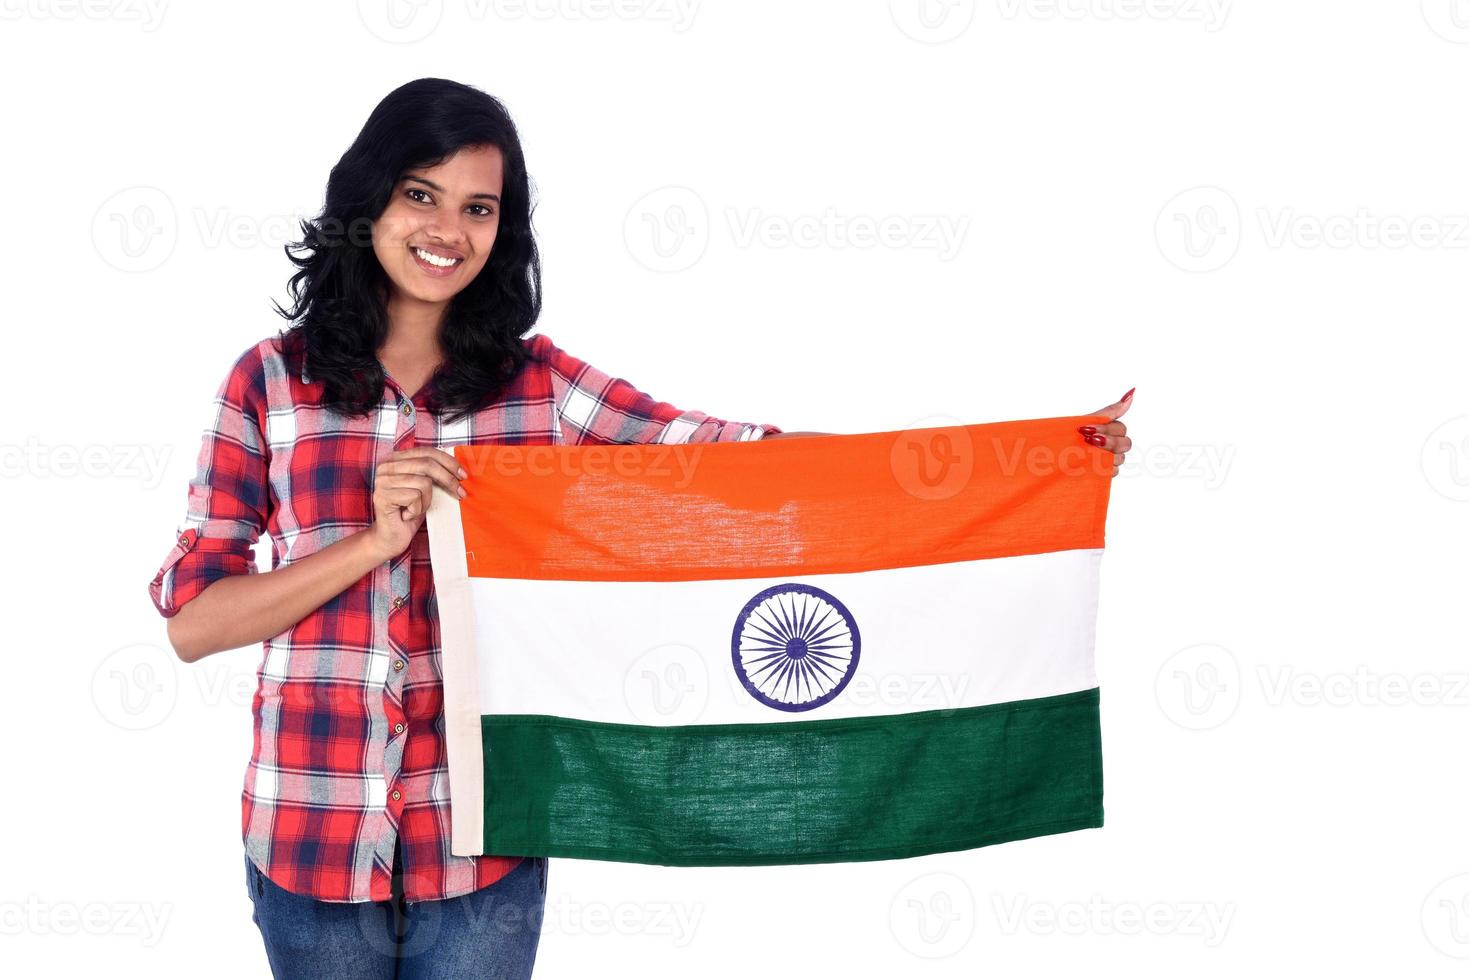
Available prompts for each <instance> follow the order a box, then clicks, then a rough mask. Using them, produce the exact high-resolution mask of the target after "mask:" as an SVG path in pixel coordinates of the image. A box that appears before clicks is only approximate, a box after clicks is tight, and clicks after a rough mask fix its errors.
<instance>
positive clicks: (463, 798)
mask: <svg viewBox="0 0 1469 980" xmlns="http://www.w3.org/2000/svg"><path fill="white" fill-rule="evenodd" d="M425 519H426V521H427V523H428V548H429V556H430V558H431V559H432V561H433V576H434V597H435V601H436V602H437V603H438V611H439V641H440V646H441V651H442V652H441V657H440V668H441V670H442V671H443V677H444V739H445V751H446V752H447V753H448V756H449V758H448V767H449V793H450V796H451V798H452V802H451V804H450V808H449V813H450V821H451V824H452V826H451V827H450V844H449V851H450V853H452V854H456V855H460V856H466V857H467V856H472V855H475V854H483V853H484V840H485V835H484V820H485V807H484V793H485V789H484V773H485V771H484V739H483V737H482V733H481V731H480V719H479V664H478V663H477V659H476V656H475V650H476V641H475V635H474V634H475V608H474V604H475V599H474V595H473V592H472V590H471V589H470V587H469V565H468V562H467V560H466V559H465V554H464V526H463V523H462V521H461V520H460V515H459V501H458V500H457V499H456V498H454V497H451V496H450V495H449V492H448V491H447V490H445V489H444V488H443V487H441V486H439V485H438V484H434V490H433V497H432V498H431V499H430V500H429V507H428V515H427V517H426V518H425Z"/></svg>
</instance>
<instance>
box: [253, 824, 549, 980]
mask: <svg viewBox="0 0 1469 980" xmlns="http://www.w3.org/2000/svg"><path fill="white" fill-rule="evenodd" d="M393 858H394V861H393V896H392V898H391V899H390V900H388V901H385V902H323V901H319V900H317V899H314V898H310V897H308V896H306V895H298V894H296V893H295V892H289V891H286V890H285V889H284V888H282V887H281V886H279V885H277V884H276V883H275V882H273V881H271V880H270V879H269V878H267V877H266V876H265V875H264V874H262V873H261V871H260V869H259V868H257V867H255V862H253V861H252V860H250V857H249V855H246V856H245V883H246V887H247V888H248V889H249V892H250V899H251V901H252V902H254V905H255V911H254V914H253V916H252V918H253V919H254V921H255V924H256V925H257V926H259V927H260V934H261V936H262V937H264V939H265V954H266V956H267V958H268V959H269V960H270V971H271V973H272V974H273V975H274V976H275V977H276V978H277V980H290V978H296V977H302V978H307V977H309V978H311V980H332V978H336V977H343V978H348V977H350V978H353V980H361V978H382V980H392V978H396V980H428V978H438V977H443V978H448V977H454V978H472V977H486V978H491V977H493V978H497V980H521V978H525V977H529V976H530V975H531V967H533V966H534V965H535V961H536V947H537V946H538V945H539V944H540V938H541V920H542V918H543V917H544V915H545V908H546V865H547V864H548V861H547V859H546V858H543V857H528V858H524V859H523V860H522V861H521V862H520V863H519V864H517V865H516V866H515V867H514V868H512V869H511V870H510V873H509V874H507V875H505V876H504V877H503V878H501V879H500V880H499V881H496V882H495V883H494V884H491V885H487V886H485V887H484V888H481V889H480V890H479V891H474V892H470V893H468V894H466V895H459V896H457V897H455V898H446V899H443V900H441V901H425V902H404V901H403V892H402V880H401V879H402V875H401V871H400V868H401V856H400V853H399V851H398V850H397V849H395V853H394V855H393Z"/></svg>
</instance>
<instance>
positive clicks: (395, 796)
mask: <svg viewBox="0 0 1469 980" xmlns="http://www.w3.org/2000/svg"><path fill="white" fill-rule="evenodd" d="M392 796H393V799H395V800H401V799H402V798H403V794H402V793H400V792H398V791H397V790H393V793H392Z"/></svg>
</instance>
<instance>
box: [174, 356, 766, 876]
mask: <svg viewBox="0 0 1469 980" xmlns="http://www.w3.org/2000/svg"><path fill="white" fill-rule="evenodd" d="M522 343H523V344H524V345H525V348H526V351H527V354H528V355H529V358H530V359H529V360H528V361H527V363H526V366H525V369H524V370H523V371H522V372H521V374H520V375H519V376H518V377H517V378H516V379H515V380H514V381H513V382H512V383H511V385H510V387H509V389H508V390H507V391H506V392H505V394H504V395H503V396H502V397H501V398H499V399H498V400H497V401H496V402H495V403H494V404H492V405H490V406H489V407H488V408H485V409H483V410H481V411H479V412H478V413H476V414H473V415H471V416H469V417H468V418H465V419H462V420H460V421H458V422H454V423H449V422H446V421H444V420H443V418H442V417H441V416H440V415H438V414H435V413H433V412H431V411H430V410H429V408H428V405H427V397H428V395H429V393H430V391H431V390H432V386H433V383H434V382H433V381H430V382H429V383H428V384H426V385H425V386H424V387H423V388H422V389H420V390H419V391H417V392H415V393H414V394H413V396H412V397H409V395H408V393H407V392H405V391H404V390H403V388H402V387H401V386H400V385H399V384H398V383H397V382H396V381H395V380H393V379H392V378H391V377H389V378H388V379H387V383H386V386H385V389H384V392H383V401H382V403H381V405H380V406H379V407H378V409H377V410H376V411H375V412H372V413H369V414H368V415H367V416H366V417H363V418H350V417H348V416H346V415H343V414H341V413H339V412H335V411H332V410H330V409H326V408H323V407H322V405H321V394H322V385H321V384H320V383H315V382H312V381H311V380H310V377H309V373H308V369H309V367H310V365H309V364H303V365H302V370H301V372H300V374H299V375H296V374H293V373H292V371H291V370H290V368H289V367H288V366H287V363H286V361H285V359H284V357H283V354H282V352H281V351H280V350H278V349H277V344H276V338H275V337H270V338H267V339H265V340H263V341H261V342H260V343H258V344H256V345H255V346H254V347H251V348H250V349H248V350H246V351H245V352H244V353H243V354H241V355H240V357H239V358H238V359H237V360H236V361H235V364H234V365H233V367H232V369H231V370H230V372H229V375H228V376H227V377H226V378H225V380H224V382H223V384H222V385H221V386H220V388H219V392H218V395H217V396H216V399H215V403H214V409H213V410H214V413H215V414H214V420H213V423H212V424H211V425H210V426H209V427H208V428H207V429H206V430H205V432H204V436H203V444H202V446H201V448H200V451H199V457H198V467H197V473H196V475H195V477H194V478H193V479H192V480H191V481H190V483H189V492H188V513H187V515H186V517H185V518H184V522H183V523H182V524H181V525H180V526H179V528H178V541H177V542H176V543H175V545H174V547H173V549H172V550H171V551H170V552H169V553H168V556H167V557H166V558H165V559H164V561H163V565H162V567H161V568H160V569H159V570H158V574H157V576H156V577H155V578H154V579H153V581H152V584H151V586H150V589H149V591H150V594H151V595H152V597H153V602H154V604H155V605H156V606H157V607H158V611H159V612H160V613H162V614H163V615H164V616H172V615H173V614H174V613H176V612H177V611H178V610H179V608H180V607H181V606H183V604H184V603H186V602H188V601H189V600H190V599H192V598H194V597H195V596H196V595H198V594H199V593H200V592H202V591H203V590H204V588H205V587H206V586H208V585H209V584H210V583H212V582H214V581H215V580H217V579H220V578H222V577H224V576H226V575H241V574H247V573H252V572H255V571H256V570H257V569H256V566H255V560H254V556H253V546H254V543H255V541H256V540H257V539H258V538H259V536H260V534H261V533H262V532H264V531H268V532H269V533H270V539H271V544H272V546H273V547H272V563H271V567H272V568H277V567H279V566H282V565H285V564H288V563H290V562H292V561H296V560H298V559H300V558H304V557H305V556H307V555H310V554H313V553H314V552H316V551H319V550H321V549H322V548H325V547H326V546H328V545H330V544H332V543H333V542H335V541H338V540H340V539H341V538H343V537H346V536H347V535H350V534H352V533H354V532H356V531H359V530H362V529H364V528H366V527H369V526H370V525H371V523H372V481H373V476H374V473H375V470H376V467H377V464H378V463H379V462H380V461H382V460H383V459H384V458H386V457H387V456H388V455H389V454H390V453H392V452H394V451H396V450H401V449H407V448H410V447H413V446H436V447H439V448H441V449H447V448H448V447H449V446H454V445H462V444H477V443H519V444H579V443H598V444H612V443H682V442H711V441H716V440H718V441H725V440H753V439H759V438H761V437H762V436H763V435H764V434H765V433H767V432H780V431H782V430H781V429H780V428H779V427H778V426H775V425H755V424H752V423H741V422H727V421H725V420H723V419H718V418H713V417H711V416H708V415H706V414H704V413H703V412H699V411H682V410H680V409H677V408H675V407H673V406H672V405H670V404H668V403H666V402H659V401H654V400H653V399H652V398H651V397H649V396H648V395H646V394H644V393H643V392H641V391H639V390H637V389H636V388H634V387H633V386H632V385H631V384H629V383H628V382H627V381H624V380H622V379H620V378H613V377H609V376H608V375H607V374H604V373H603V372H601V371H599V370H597V369H596V368H594V367H592V366H591V365H589V364H587V363H585V362H584V361H581V360H578V359H577V358H575V357H573V356H572V355H570V354H567V353H566V352H565V351H563V350H561V349H560V348H558V347H557V346H556V345H555V344H553V343H552V342H551V340H550V339H549V338H548V337H547V336H546V335H545V334H537V335H535V336H532V337H528V338H525V339H524V340H523V341H522ZM445 414H447V413H445ZM263 647H264V650H263V656H262V658H261V661H260V665H259V667H258V668H257V681H258V683H257V689H256V692H255V696H254V699H253V702H252V712H253V714H254V731H255V734H254V749H253V752H252V755H251V759H250V763H249V765H248V767H247V768H246V770H245V788H244V791H243V792H242V793H241V825H240V829H241V833H242V835H243V839H244V842H245V851H246V853H247V854H248V855H249V856H250V858H251V859H252V860H253V861H254V862H255V864H257V865H258V866H259V867H260V869H261V870H262V871H263V872H264V873H265V874H266V875H268V876H269V877H270V879H271V880H272V881H274V882H276V883H277V884H279V885H280V886H281V887H282V888H285V889H287V890H289V891H292V892H297V893H299V894H303V895H309V896H312V897H314V898H317V899H322V900H326V901H333V902H363V901H369V900H371V901H383V900H386V899H388V898H389V897H390V895H391V869H392V860H393V844H394V839H395V837H396V836H397V835H399V834H401V835H402V841H401V844H402V861H403V892H404V897H405V898H406V899H407V900H408V901H423V900H425V899H444V898H452V897H453V896H455V895H462V894H465V893H466V892H470V891H474V890H475V889H478V888H482V887H484V886H485V885H489V884H492V883H493V882H495V881H496V880H498V879H499V878H500V877H501V876H502V875H504V874H506V873H507V872H508V871H510V870H511V869H512V868H514V867H515V865H516V864H517V863H518V862H519V861H520V860H521V859H520V858H519V857H513V856H512V857H499V856H493V855H485V856H480V857H455V856H453V855H451V854H450V853H449V794H448V770H447V767H446V758H445V753H444V714H443V680H442V675H441V673H440V669H439V624H438V609H437V605H436V603H435V599H434V586H433V578H432V575H431V572H430V565H429V553H428V533H427V527H426V525H425V527H424V528H421V529H420V530H419V533H418V535H417V536H416V537H415V538H414V540H413V544H412V545H411V546H410V547H409V548H408V549H406V550H405V551H404V552H403V553H402V554H401V555H399V556H398V557H396V558H394V559H393V560H391V561H389V562H386V563H384V564H382V565H380V566H378V567H377V568H376V569H374V570H373V571H372V572H371V573H369V574H368V575H366V576H364V577H363V578H362V579H361V580H359V581H358V582H356V583H355V584H353V585H352V586H350V587H349V588H347V590H346V591H344V592H343V593H341V594H340V595H338V596H337V597H336V598H335V599H332V600H330V601H328V602H327V603H326V604H325V605H323V606H321V607H320V608H319V609H317V610H316V611H314V612H312V613H311V614H309V615H308V616H306V617H305V618H304V619H302V620H301V621H300V622H299V623H297V624H296V625H295V626H293V627H291V628H290V629H288V630H286V631H285V632H284V633H281V634H280V635H278V636H275V637H272V638H271V639H269V640H266V641H264V643H263Z"/></svg>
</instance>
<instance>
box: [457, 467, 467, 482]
mask: <svg viewBox="0 0 1469 980" xmlns="http://www.w3.org/2000/svg"><path fill="white" fill-rule="evenodd" d="M468 475H469V473H468V472H466V471H465V469H464V467H462V466H461V467H459V479H461V480H462V479H464V478H465V477H466V476H468Z"/></svg>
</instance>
